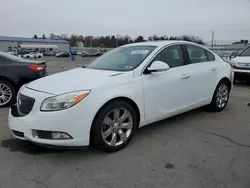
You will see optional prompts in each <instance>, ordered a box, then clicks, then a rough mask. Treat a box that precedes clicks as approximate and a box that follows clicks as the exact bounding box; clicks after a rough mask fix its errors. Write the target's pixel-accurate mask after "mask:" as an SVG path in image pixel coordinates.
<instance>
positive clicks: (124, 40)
mask: <svg viewBox="0 0 250 188" xmlns="http://www.w3.org/2000/svg"><path fill="white" fill-rule="evenodd" d="M33 38H36V39H46V38H48V39H54V40H67V41H69V43H70V45H71V46H78V45H79V43H82V44H83V45H84V47H106V48H114V47H118V46H122V45H125V44H129V43H136V42H144V41H157V40H184V41H190V42H195V43H198V44H202V45H203V44H204V41H203V40H202V39H201V38H200V37H198V36H190V35H183V36H170V37H168V36H167V35H163V36H157V35H152V36H149V37H148V38H145V37H144V36H138V37H136V38H135V39H133V38H131V37H130V36H128V35H126V36H121V35H116V36H115V35H112V36H100V37H94V36H85V37H84V36H82V35H75V34H72V35H70V36H69V35H67V34H61V35H56V34H53V33H52V34H50V35H49V36H47V37H46V36H45V35H44V34H43V35H42V37H38V36H37V35H36V34H35V35H34V37H33Z"/></svg>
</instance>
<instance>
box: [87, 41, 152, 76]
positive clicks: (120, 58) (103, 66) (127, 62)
mask: <svg viewBox="0 0 250 188" xmlns="http://www.w3.org/2000/svg"><path fill="white" fill-rule="evenodd" d="M155 48H156V46H146V45H132V46H122V47H119V48H116V49H114V50H111V51H109V52H107V53H105V54H103V55H102V56H100V57H98V58H96V59H95V60H94V61H93V62H92V63H90V64H89V65H88V66H87V67H86V68H90V69H99V70H111V71H130V70H133V69H135V68H136V67H138V66H139V65H140V64H141V63H142V62H143V61H144V60H145V59H146V57H148V55H149V54H150V53H151V52H152V51H153V50H154V49H155Z"/></svg>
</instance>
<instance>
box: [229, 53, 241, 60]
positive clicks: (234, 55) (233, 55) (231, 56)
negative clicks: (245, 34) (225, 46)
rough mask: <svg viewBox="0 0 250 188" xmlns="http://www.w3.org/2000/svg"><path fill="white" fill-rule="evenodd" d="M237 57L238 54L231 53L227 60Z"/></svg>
mask: <svg viewBox="0 0 250 188" xmlns="http://www.w3.org/2000/svg"><path fill="white" fill-rule="evenodd" d="M238 55H239V53H238V52H233V53H231V55H230V57H229V59H232V58H235V57H237V56H238Z"/></svg>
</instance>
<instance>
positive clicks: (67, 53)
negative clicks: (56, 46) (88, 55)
mask: <svg viewBox="0 0 250 188" xmlns="http://www.w3.org/2000/svg"><path fill="white" fill-rule="evenodd" d="M70 56H71V55H70V53H69V52H59V53H57V54H56V57H70Z"/></svg>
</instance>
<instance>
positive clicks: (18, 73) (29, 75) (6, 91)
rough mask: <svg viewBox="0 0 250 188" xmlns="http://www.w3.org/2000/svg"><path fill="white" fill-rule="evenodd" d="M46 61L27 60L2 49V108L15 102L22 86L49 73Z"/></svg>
mask: <svg viewBox="0 0 250 188" xmlns="http://www.w3.org/2000/svg"><path fill="white" fill-rule="evenodd" d="M46 67H47V65H46V61H35V60H26V59H22V58H20V57H16V56H13V55H10V54H7V53H4V52H1V51H0V108H1V107H6V106H9V105H11V104H13V103H14V102H15V100H16V95H17V92H18V90H19V89H20V87H21V86H22V85H24V84H26V83H28V82H31V81H33V80H36V79H38V78H41V77H44V76H46V75H47V72H46Z"/></svg>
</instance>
